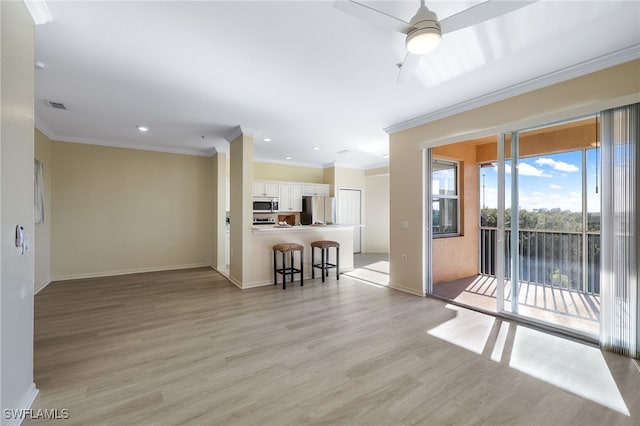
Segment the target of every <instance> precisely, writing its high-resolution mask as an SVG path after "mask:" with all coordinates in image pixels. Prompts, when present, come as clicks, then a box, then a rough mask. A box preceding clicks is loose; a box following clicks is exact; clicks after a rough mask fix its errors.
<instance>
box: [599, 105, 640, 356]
mask: <svg viewBox="0 0 640 426" xmlns="http://www.w3.org/2000/svg"><path fill="white" fill-rule="evenodd" d="M601 117H602V120H601V131H600V140H601V144H602V188H603V190H602V219H601V220H602V223H601V232H602V243H601V262H602V264H601V269H600V274H601V275H600V280H601V304H602V306H601V308H602V311H601V323H600V343H601V346H602V347H603V348H604V349H607V350H611V351H614V352H617V353H620V354H623V355H627V356H630V357H633V358H637V357H638V356H639V355H640V347H639V343H640V329H639V327H638V319H639V318H640V299H639V291H638V263H639V262H638V256H639V255H640V235H638V231H640V224H639V221H638V219H639V217H640V215H639V214H638V208H639V206H638V201H639V197H638V179H639V178H640V174H639V173H638V165H639V164H640V152H639V150H638V148H639V147H638V144H639V142H638V138H639V137H640V104H633V105H627V106H625V107H620V108H614V109H610V110H606V111H603V112H602V113H601Z"/></svg>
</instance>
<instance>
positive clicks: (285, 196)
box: [278, 183, 302, 212]
mask: <svg viewBox="0 0 640 426" xmlns="http://www.w3.org/2000/svg"><path fill="white" fill-rule="evenodd" d="M278 189H279V191H278V192H279V200H278V201H279V202H280V206H279V209H278V211H279V212H301V211H302V185H301V184H299V183H281V184H280V185H279V188H278Z"/></svg>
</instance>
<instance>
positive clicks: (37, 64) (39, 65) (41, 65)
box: [33, 61, 47, 70]
mask: <svg viewBox="0 0 640 426" xmlns="http://www.w3.org/2000/svg"><path fill="white" fill-rule="evenodd" d="M33 68H34V69H36V70H43V69H45V68H47V66H46V65H45V64H44V62H40V61H35V62H34V63H33Z"/></svg>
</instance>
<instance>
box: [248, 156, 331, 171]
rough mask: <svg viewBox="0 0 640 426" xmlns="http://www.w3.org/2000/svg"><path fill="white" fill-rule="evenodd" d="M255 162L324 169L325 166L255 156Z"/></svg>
mask: <svg viewBox="0 0 640 426" xmlns="http://www.w3.org/2000/svg"><path fill="white" fill-rule="evenodd" d="M253 162H254V163H267V164H282V165H285V166H295V167H308V168H312V169H322V168H324V167H323V166H319V165H317V164H311V163H301V162H298V161H293V160H272V159H265V158H259V157H254V158H253Z"/></svg>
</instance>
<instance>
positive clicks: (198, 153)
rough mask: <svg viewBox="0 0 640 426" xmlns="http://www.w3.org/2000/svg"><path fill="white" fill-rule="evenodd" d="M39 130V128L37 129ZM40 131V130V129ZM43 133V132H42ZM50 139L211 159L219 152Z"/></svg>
mask: <svg viewBox="0 0 640 426" xmlns="http://www.w3.org/2000/svg"><path fill="white" fill-rule="evenodd" d="M36 128H37V127H36ZM38 130H40V129H38ZM40 131H42V130H40ZM43 133H44V132H43ZM45 136H47V137H48V138H49V139H51V140H52V141H56V142H69V143H79V144H85V145H98V146H105V147H109V148H122V149H136V150H139V151H152V152H162V153H165V154H182V155H191V156H195V157H211V156H212V155H214V154H215V153H216V152H217V151H216V149H215V147H214V148H207V149H203V150H199V149H186V148H172V147H161V146H146V145H137V144H127V143H122V142H111V141H104V140H100V139H78V138H72V137H64V136H61V137H55V138H51V137H49V136H48V135H46V134H45Z"/></svg>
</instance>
